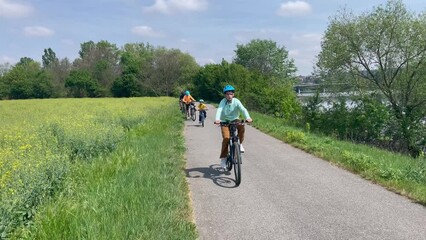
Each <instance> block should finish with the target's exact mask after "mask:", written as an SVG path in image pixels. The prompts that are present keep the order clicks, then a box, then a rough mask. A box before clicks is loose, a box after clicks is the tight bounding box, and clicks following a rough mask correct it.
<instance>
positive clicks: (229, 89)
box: [223, 85, 235, 93]
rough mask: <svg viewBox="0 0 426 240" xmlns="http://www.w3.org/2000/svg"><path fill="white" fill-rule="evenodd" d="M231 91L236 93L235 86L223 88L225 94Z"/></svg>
mask: <svg viewBox="0 0 426 240" xmlns="http://www.w3.org/2000/svg"><path fill="white" fill-rule="evenodd" d="M229 91H231V92H234V91H235V88H234V87H233V86H231V85H226V86H225V87H224V88H223V93H226V92H229Z"/></svg>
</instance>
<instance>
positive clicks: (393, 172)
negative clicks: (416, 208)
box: [251, 112, 426, 205]
mask: <svg viewBox="0 0 426 240" xmlns="http://www.w3.org/2000/svg"><path fill="white" fill-rule="evenodd" d="M251 115H252V118H253V119H254V120H255V121H254V123H253V126H254V127H256V128H258V129H259V130H261V131H263V132H265V133H268V134H269V135H272V136H274V137H276V138H277V139H280V140H283V141H285V142H287V143H288V144H291V145H293V146H295V147H297V148H300V149H302V150H304V151H306V152H309V153H312V154H313V155H316V156H318V157H320V158H322V159H324V160H327V161H330V162H332V163H334V164H336V165H338V166H340V167H342V168H344V169H347V170H349V171H352V172H354V173H356V174H359V175H360V176H362V177H364V178H366V179H368V180H371V181H373V182H375V183H379V184H381V185H382V186H384V187H386V188H388V189H390V190H392V191H394V192H397V193H399V194H401V195H405V196H407V197H409V198H411V199H412V200H414V201H416V202H418V203H421V204H423V205H426V159H425V158H417V159H413V158H411V157H409V156H404V155H402V154H399V153H392V152H388V151H385V150H382V149H378V148H374V147H370V146H367V145H362V144H354V143H351V142H347V141H339V140H336V139H333V138H331V137H325V136H322V135H317V134H314V133H311V132H310V131H309V126H307V128H306V129H299V128H295V127H291V126H289V125H287V124H286V122H284V121H283V120H281V119H278V118H274V117H270V116H266V115H263V114H259V113H256V112H253V113H251Z"/></svg>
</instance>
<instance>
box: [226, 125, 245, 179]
mask: <svg viewBox="0 0 426 240" xmlns="http://www.w3.org/2000/svg"><path fill="white" fill-rule="evenodd" d="M245 123H246V121H242V120H237V121H233V122H222V123H220V126H227V127H228V128H229V133H230V138H229V144H228V146H229V151H228V156H227V158H226V170H227V171H231V170H232V166H233V167H234V175H235V183H236V185H237V186H239V185H240V183H241V164H242V161H243V159H242V156H241V147H240V145H241V144H240V139H239V138H238V135H237V125H244V124H245Z"/></svg>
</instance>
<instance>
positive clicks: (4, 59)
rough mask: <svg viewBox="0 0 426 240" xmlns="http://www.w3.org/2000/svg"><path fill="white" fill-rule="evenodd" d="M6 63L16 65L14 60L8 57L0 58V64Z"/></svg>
mask: <svg viewBox="0 0 426 240" xmlns="http://www.w3.org/2000/svg"><path fill="white" fill-rule="evenodd" d="M6 63H10V64H14V63H16V60H15V59H13V58H11V57H8V56H0V64H6Z"/></svg>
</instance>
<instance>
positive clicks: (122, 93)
mask: <svg viewBox="0 0 426 240" xmlns="http://www.w3.org/2000/svg"><path fill="white" fill-rule="evenodd" d="M139 90H140V87H139V86H138V83H137V80H136V76H135V74H133V73H127V74H123V75H122V76H121V77H119V78H117V79H116V80H115V81H114V83H113V84H112V87H111V92H112V95H113V96H114V97H136V96H140V93H139Z"/></svg>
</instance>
